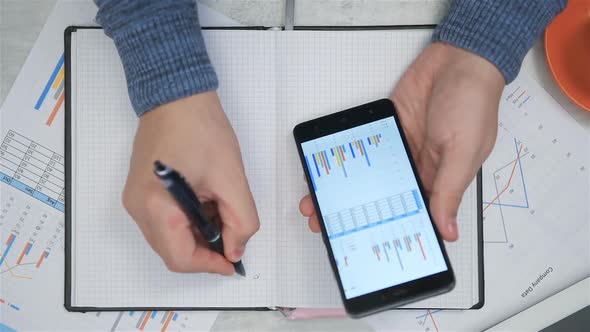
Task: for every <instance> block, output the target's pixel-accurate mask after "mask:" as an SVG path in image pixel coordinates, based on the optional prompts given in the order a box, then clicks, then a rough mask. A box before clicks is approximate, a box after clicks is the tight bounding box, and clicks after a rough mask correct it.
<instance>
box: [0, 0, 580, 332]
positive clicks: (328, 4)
mask: <svg viewBox="0 0 590 332" xmlns="http://www.w3.org/2000/svg"><path fill="white" fill-rule="evenodd" d="M200 1H201V2H202V3H203V4H205V5H207V6H208V7H210V8H212V9H215V10H217V11H219V12H220V13H222V14H224V15H226V16H228V17H230V18H232V19H234V20H236V21H237V22H240V23H242V24H245V25H263V26H281V25H282V24H283V20H284V18H283V17H284V16H283V13H284V6H285V1H284V0H247V1H233V0H200ZM55 2H56V0H28V1H18V0H0V104H1V103H2V102H3V101H4V98H5V97H6V94H7V93H8V91H9V90H10V87H11V86H12V83H13V82H14V79H15V78H16V76H17V75H18V72H19V70H20V68H21V66H22V65H23V63H24V61H25V59H26V56H27V55H28V53H29V51H30V50H31V48H32V46H33V44H34V42H35V39H36V38H37V35H38V33H39V32H40V31H41V29H42V27H43V24H44V23H45V20H46V19H47V16H48V15H49V13H50V12H51V10H52V8H53V6H54V4H55ZM447 6H448V1H447V0H443V1H432V0H431V1H426V0H410V1H408V0H405V1H400V0H382V1H358V2H354V1H346V0H299V1H296V5H295V25H388V24H389V25H392V24H434V23H437V22H438V21H439V20H440V19H441V18H442V17H443V16H444V14H445V12H446V8H447ZM523 69H524V70H527V71H528V72H529V74H531V76H532V77H533V78H535V79H536V80H537V81H539V83H540V84H541V85H542V86H543V87H544V88H545V89H546V90H547V91H548V92H549V93H550V94H551V95H552V96H553V97H554V98H555V99H556V100H557V101H558V102H559V103H560V104H561V105H562V106H563V107H564V108H565V109H566V110H567V111H568V112H569V113H570V114H571V115H572V116H573V117H574V118H575V119H576V120H577V121H578V122H579V123H580V124H581V125H582V126H583V127H584V128H585V129H586V131H587V132H588V133H589V135H590V112H585V111H583V110H582V109H580V108H578V107H576V106H575V105H574V104H573V103H571V102H570V101H569V100H568V99H567V97H566V96H565V95H564V94H563V93H562V92H561V91H560V90H559V88H558V87H557V85H556V84H555V82H554V81H553V79H552V77H551V74H550V73H549V69H548V67H547V64H546V62H545V58H544V52H543V43H542V41H539V42H537V44H536V45H535V46H534V47H533V49H532V50H531V51H530V52H529V54H528V55H527V57H526V58H525V62H524V64H523ZM563 296H565V297H566V301H567V296H572V301H578V300H579V299H575V298H573V297H574V296H575V294H565V295H563ZM563 296H562V297H563ZM578 297H579V294H578ZM544 312H545V314H546V315H554V316H555V317H553V319H548V320H547V322H555V321H557V320H559V319H561V318H562V316H564V315H567V314H569V313H566V312H553V311H550V310H546V311H544ZM524 319H526V317H525V318H524ZM524 324H525V325H524V326H526V322H525V323H524ZM520 326H521V327H522V326H523V325H520ZM236 329H242V330H283V331H288V330H292V331H312V330H313V331H318V330H322V331H323V330H333V331H371V330H372V328H371V327H370V326H368V325H367V324H366V323H364V322H362V321H355V320H351V319H324V320H319V321H318V320H315V321H296V322H294V321H288V320H286V319H285V318H284V317H283V316H282V314H280V313H278V312H223V313H221V314H220V315H219V317H218V318H217V321H216V322H215V324H214V325H213V328H212V330H213V331H230V330H236Z"/></svg>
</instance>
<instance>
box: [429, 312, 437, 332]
mask: <svg viewBox="0 0 590 332" xmlns="http://www.w3.org/2000/svg"><path fill="white" fill-rule="evenodd" d="M426 312H428V316H430V319H431V320H432V324H434V329H435V330H436V332H438V326H436V322H435V321H434V317H432V312H430V310H426Z"/></svg>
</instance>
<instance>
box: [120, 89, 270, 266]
mask: <svg viewBox="0 0 590 332" xmlns="http://www.w3.org/2000/svg"><path fill="white" fill-rule="evenodd" d="M156 160H161V161H162V162H163V163H165V164H166V165H169V166H171V167H173V168H174V169H176V170H178V171H179V172H180V173H181V174H183V175H184V177H185V179H186V181H187V182H188V183H189V184H190V185H191V186H192V187H193V189H194V190H195V193H196V194H197V196H198V197H199V200H200V201H201V202H203V204H204V206H205V213H206V214H208V215H209V216H210V218H211V219H212V220H213V221H214V222H218V223H219V224H220V225H221V227H222V236H223V241H224V251H225V257H223V256H222V255H220V254H218V253H215V252H213V251H211V250H209V248H208V245H207V243H206V242H205V241H204V240H203V239H202V237H200V236H199V234H198V232H196V233H197V234H196V235H195V233H193V231H191V224H190V222H189V220H188V219H187V217H186V216H185V215H184V213H183V212H182V210H181V209H180V207H179V206H178V204H177V203H176V202H175V201H174V199H173V198H172V196H171V195H170V194H169V193H168V192H167V190H166V189H165V187H164V185H163V184H162V183H161V182H160V180H159V179H158V178H157V177H156V175H155V174H154V172H153V167H154V161H156ZM123 205H124V206H125V208H126V209H127V211H128V212H129V214H130V215H131V217H132V218H133V219H134V220H135V222H136V223H137V225H138V226H139V228H140V229H141V231H142V232H143V235H144V236H145V238H146V240H147V242H148V243H149V244H150V246H151V247H152V248H153V249H154V251H156V253H158V255H160V257H161V258H162V259H163V261H164V263H165V264H166V266H167V267H168V269H169V270H170V271H174V272H211V273H219V274H223V275H232V274H233V273H234V272H235V271H234V267H233V265H232V264H231V262H236V261H238V260H240V258H241V257H242V255H243V254H244V250H245V246H246V242H247V241H248V239H250V237H251V236H252V235H254V233H256V231H257V230H258V228H259V227H260V226H259V220H258V213H257V212H256V206H255V203H254V199H253V197H252V193H251V192H250V188H249V186H248V181H247V180H246V175H245V172H244V166H243V163H242V157H241V155H240V149H239V146H238V141H237V139H236V135H235V133H234V131H233V129H232V127H231V124H230V123H229V121H228V119H227V117H226V116H225V113H224V112H223V110H222V107H221V104H220V102H219V98H218V96H217V93H215V92H206V93H201V94H197V95H194V96H191V97H187V98H183V99H179V100H176V101H173V102H170V103H167V104H164V105H162V106H159V107H157V108H155V109H153V110H151V111H150V112H148V113H146V114H144V115H143V116H142V117H141V118H140V121H139V127H138V129H137V133H136V136H135V142H134V144H133V154H132V156H131V165H130V168H129V175H128V177H127V183H126V184H125V189H124V191H123Z"/></svg>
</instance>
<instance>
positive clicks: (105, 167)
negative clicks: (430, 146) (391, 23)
mask: <svg viewBox="0 0 590 332" xmlns="http://www.w3.org/2000/svg"><path fill="white" fill-rule="evenodd" d="M430 34H431V30H429V29H416V30H412V29H403V30H395V29H394V30H380V31H375V30H373V31H289V32H286V31H267V30H207V31H205V32H204V35H205V40H206V43H207V46H208V50H209V54H210V57H211V59H212V61H213V64H214V66H215V68H216V71H217V73H218V76H219V80H220V88H219V94H220V96H221V100H222V104H223V107H224V109H225V111H226V113H227V115H228V117H229V119H230V121H231V122H232V124H233V127H234V129H235V131H236V133H237V136H238V139H239V141H240V144H241V148H242V154H243V159H244V163H245V167H246V171H247V175H248V179H249V181H250V186H251V189H252V191H253V194H254V198H255V200H256V203H257V206H258V210H259V215H260V218H261V228H260V231H259V232H258V233H257V234H256V235H255V236H254V237H253V238H252V239H251V241H250V242H249V245H248V248H247V250H246V254H245V256H244V258H243V262H244V264H245V266H246V269H247V271H248V276H247V278H243V279H242V278H239V277H235V278H232V277H229V278H228V277H221V276H215V275H203V274H176V273H171V272H168V271H167V269H166V267H165V266H164V264H163V263H162V261H161V260H160V258H159V257H158V256H157V255H156V254H155V253H154V252H153V251H152V250H151V249H150V247H149V246H148V244H147V243H146V241H145V240H144V239H143V237H142V235H141V233H140V231H139V229H138V227H137V226H136V225H135V223H134V222H133V220H132V219H131V218H130V217H129V216H128V215H127V213H126V212H125V210H124V209H123V207H122V205H121V190H122V188H123V185H124V183H125V178H126V175H127V170H128V163H129V157H130V153H131V145H132V139H133V135H134V132H135V128H136V126H137V118H136V116H135V114H134V112H133V111H132V108H131V105H130V102H129V98H128V95H127V89H126V82H125V76H124V73H123V68H122V65H121V62H120V59H119V56H118V54H117V52H116V49H115V47H114V45H113V42H112V41H111V40H110V39H109V38H107V37H106V36H105V35H104V33H103V31H102V30H101V29H89V28H78V29H75V28H70V29H69V30H67V31H66V71H67V88H68V98H67V100H66V136H67V137H66V158H67V181H66V182H67V198H68V202H67V203H68V204H67V206H68V207H67V211H66V223H67V233H66V241H67V243H66V299H65V302H66V307H67V308H68V309H69V310H82V311H84V310H93V309H129V308H156V307H157V308H164V307H166V308H195V309H198V308H227V307H239V308H261V307H264V308H266V307H308V308H335V307H341V302H340V298H339V295H338V288H337V284H336V281H335V279H334V276H333V275H332V271H331V270H330V264H329V263H328V258H327V255H326V252H325V248H324V246H323V244H322V240H321V237H320V236H319V235H317V234H313V233H311V232H310V231H309V230H308V228H307V222H305V220H304V218H303V217H301V216H300V215H299V212H298V208H297V206H298V202H299V199H300V198H301V197H302V196H303V195H304V194H305V193H306V191H307V188H306V185H305V183H304V182H303V180H302V179H303V171H302V169H301V165H300V162H299V160H298V156H297V151H296V148H295V144H294V141H293V138H292V134H291V131H292V129H293V127H294V126H295V125H296V124H297V123H299V122H302V121H304V120H308V119H311V118H314V117H317V116H320V115H325V114H328V113H332V112H335V111H339V110H342V109H345V108H349V107H352V106H356V105H359V104H362V103H365V102H368V101H372V100H375V99H378V98H383V97H386V96H388V95H389V94H390V92H391V90H392V88H393V86H394V84H395V82H396V81H397V79H398V78H399V77H400V75H401V74H402V72H403V70H404V69H405V68H406V67H407V66H408V65H409V64H410V62H411V61H412V59H413V58H414V57H415V56H416V55H417V54H418V52H419V51H420V50H421V49H422V48H423V47H424V46H425V45H426V44H427V42H428V40H429V37H430ZM213 144H214V141H213ZM480 192H481V188H478V186H477V185H476V181H474V183H473V184H472V186H471V187H470V188H469V190H468V191H467V193H466V194H465V197H464V199H463V202H462V205H461V209H460V213H459V231H460V235H461V239H460V240H459V241H458V242H456V243H447V244H446V245H447V249H448V253H449V256H450V258H451V262H452V264H453V267H454V270H455V274H456V279H457V285H456V288H455V289H454V290H453V291H452V292H450V293H448V294H445V295H441V296H438V297H435V298H431V299H428V300H425V301H422V302H420V303H415V304H412V305H410V306H409V307H420V308H424V307H430V308H457V309H467V308H473V307H479V306H481V305H482V304H483V262H482V259H483V253H482V250H483V248H482V241H481V240H482V238H481V236H482V224H481V213H480V210H481V208H480V207H481V195H480V194H479V193H480ZM367 250H370V248H367Z"/></svg>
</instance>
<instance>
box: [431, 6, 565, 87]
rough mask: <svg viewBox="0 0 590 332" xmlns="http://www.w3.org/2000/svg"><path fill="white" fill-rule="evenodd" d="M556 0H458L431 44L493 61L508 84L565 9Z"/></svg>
mask: <svg viewBox="0 0 590 332" xmlns="http://www.w3.org/2000/svg"><path fill="white" fill-rule="evenodd" d="M565 3H566V1H557V0H539V1H526V0H520V1H516V0H510V1H508V0H456V1H454V2H453V4H452V5H451V8H450V10H449V13H448V15H447V17H446V18H445V19H444V20H443V22H442V23H441V24H440V25H439V26H438V27H437V28H436V30H435V31H434V34H433V36H432V41H434V42H437V41H441V42H446V43H449V44H451V45H454V46H457V47H460V48H463V49H465V50H468V51H471V52H473V53H476V54H478V55H480V56H482V57H484V58H486V59H487V60H489V61H490V62H492V63H493V64H494V65H496V67H498V69H499V70H500V72H502V74H503V75H504V78H505V80H506V83H510V82H511V81H512V80H514V79H515V78H516V75H518V72H519V70H520V66H521V64H522V61H523V59H524V56H525V55H526V53H527V52H528V50H529V49H530V48H531V47H532V46H533V43H534V42H535V40H536V39H537V38H538V37H539V36H540V35H541V33H542V32H543V31H544V30H545V27H547V25H548V24H549V23H550V22H551V21H552V20H553V18H554V17H555V16H556V15H557V14H558V13H559V12H560V11H561V10H562V9H563V8H564V7H565Z"/></svg>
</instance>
